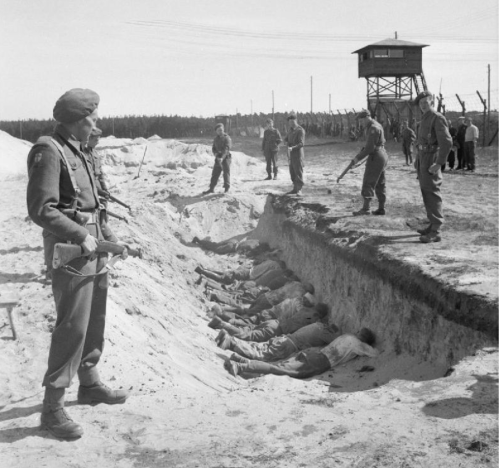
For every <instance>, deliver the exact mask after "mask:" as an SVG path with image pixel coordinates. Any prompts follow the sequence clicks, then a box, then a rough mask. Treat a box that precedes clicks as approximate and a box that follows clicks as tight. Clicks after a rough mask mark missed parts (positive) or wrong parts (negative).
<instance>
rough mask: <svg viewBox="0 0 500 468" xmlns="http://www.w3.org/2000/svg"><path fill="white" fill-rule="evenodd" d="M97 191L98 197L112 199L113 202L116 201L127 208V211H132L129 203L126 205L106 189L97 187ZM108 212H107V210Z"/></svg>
mask: <svg viewBox="0 0 500 468" xmlns="http://www.w3.org/2000/svg"><path fill="white" fill-rule="evenodd" d="M97 193H98V195H99V196H100V197H103V198H105V199H106V200H109V201H112V202H114V203H118V204H119V205H121V206H123V207H125V208H128V210H129V211H132V208H130V205H127V204H126V203H125V202H122V201H121V200H118V198H116V197H114V196H113V195H111V194H110V193H109V192H108V191H107V190H102V189H100V188H98V189H97ZM108 213H109V212H108Z"/></svg>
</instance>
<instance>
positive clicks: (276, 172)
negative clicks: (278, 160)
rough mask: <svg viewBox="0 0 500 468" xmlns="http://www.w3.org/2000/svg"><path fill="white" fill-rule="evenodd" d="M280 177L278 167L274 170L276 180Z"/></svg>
mask: <svg viewBox="0 0 500 468" xmlns="http://www.w3.org/2000/svg"><path fill="white" fill-rule="evenodd" d="M277 179H278V169H276V170H275V171H274V180H277Z"/></svg>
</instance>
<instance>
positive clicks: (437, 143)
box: [417, 109, 453, 166]
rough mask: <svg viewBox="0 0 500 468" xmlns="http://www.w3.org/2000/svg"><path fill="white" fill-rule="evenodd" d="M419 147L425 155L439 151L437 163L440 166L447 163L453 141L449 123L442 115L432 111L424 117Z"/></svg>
mask: <svg viewBox="0 0 500 468" xmlns="http://www.w3.org/2000/svg"><path fill="white" fill-rule="evenodd" d="M417 145H418V149H419V151H423V152H425V153H434V152H436V151H437V150H439V153H438V156H437V159H436V161H435V163H436V164H439V165H440V166H442V165H443V164H445V163H446V160H447V158H448V154H449V153H450V150H451V147H452V145H453V139H452V138H451V135H450V132H449V130H448V122H447V121H446V119H445V117H444V116H443V115H442V114H440V113H439V112H436V111H435V110H434V109H430V110H428V111H427V112H426V113H425V114H424V115H423V116H422V120H421V121H420V127H419V129H418V137H417Z"/></svg>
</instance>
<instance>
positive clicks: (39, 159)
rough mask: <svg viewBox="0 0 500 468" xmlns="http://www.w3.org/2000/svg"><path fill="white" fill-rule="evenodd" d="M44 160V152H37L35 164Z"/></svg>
mask: <svg viewBox="0 0 500 468" xmlns="http://www.w3.org/2000/svg"><path fill="white" fill-rule="evenodd" d="M41 160H42V153H35V157H34V158H33V162H34V163H35V164H39V163H40V161H41Z"/></svg>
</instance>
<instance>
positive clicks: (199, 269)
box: [193, 239, 203, 275]
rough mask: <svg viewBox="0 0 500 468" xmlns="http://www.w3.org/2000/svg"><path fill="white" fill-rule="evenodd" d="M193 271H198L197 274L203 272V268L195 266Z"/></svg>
mask: <svg viewBox="0 0 500 468" xmlns="http://www.w3.org/2000/svg"><path fill="white" fill-rule="evenodd" d="M193 242H194V239H193ZM194 272H195V273H198V274H199V275H201V274H203V269H202V268H201V266H199V265H198V266H197V267H196V268H195V269H194Z"/></svg>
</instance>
